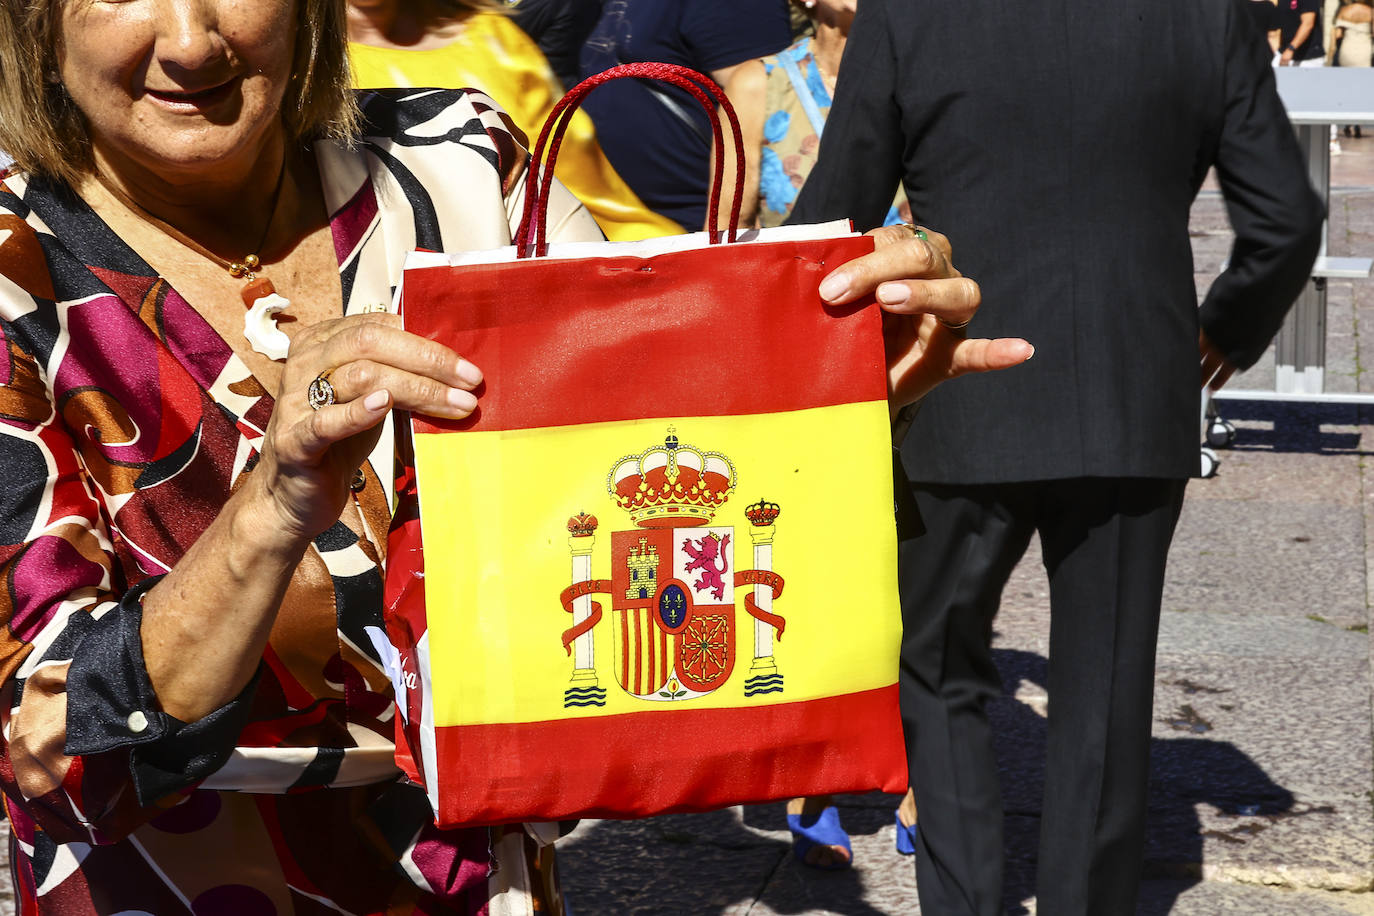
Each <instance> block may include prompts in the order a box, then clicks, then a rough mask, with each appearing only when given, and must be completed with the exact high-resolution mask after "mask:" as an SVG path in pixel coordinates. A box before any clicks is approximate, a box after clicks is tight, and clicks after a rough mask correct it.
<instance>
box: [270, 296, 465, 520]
mask: <svg viewBox="0 0 1374 916" xmlns="http://www.w3.org/2000/svg"><path fill="white" fill-rule="evenodd" d="M321 376H325V377H326V378H327V383H328V386H330V387H332V390H333V403H332V404H327V405H325V406H322V407H320V408H319V409H318V410H317V409H314V408H313V407H311V405H310V400H309V397H308V392H309V390H310V387H311V383H312V382H314V380H315V379H317V378H319V377H321ZM481 381H482V372H481V370H480V369H478V368H477V367H476V366H475V365H473V364H472V363H470V362H468V361H467V360H465V359H463V358H462V357H461V356H459V355H458V354H457V353H454V352H453V351H452V350H450V349H449V348H448V347H445V346H444V345H442V344H439V343H435V342H434V341H432V340H427V339H425V338H423V337H417V336H416V335H414V334H411V333H409V332H407V331H404V330H402V329H401V319H400V318H399V317H398V316H396V315H386V314H375V313H374V314H366V315H354V316H350V317H348V318H341V319H337V320H334V321H326V322H321V323H319V324H316V325H312V326H311V327H309V328H306V329H305V330H304V331H302V333H301V334H300V335H298V336H297V337H296V339H295V340H294V341H293V343H292V345H291V351H290V354H289V355H288V356H287V359H286V366H285V368H284V369H283V371H282V381H281V388H280V390H279V391H278V392H277V399H276V407H275V409H274V410H273V412H272V419H271V420H270V422H269V423H268V426H267V436H266V443H265V445H264V447H263V452H262V462H261V464H260V465H259V467H258V469H257V471H256V472H255V473H254V475H253V476H254V477H255V478H258V479H259V480H260V481H261V484H262V487H263V491H264V495H266V496H267V497H268V498H269V499H270V500H271V505H272V507H273V508H274V509H275V511H276V513H277V515H278V516H279V520H280V523H281V524H282V526H283V528H282V530H283V533H285V534H286V535H288V536H292V537H295V538H299V539H306V540H308V539H309V538H312V537H314V536H315V535H317V534H319V533H320V532H321V531H324V530H325V529H326V528H328V527H329V526H330V525H332V524H333V523H334V522H335V521H336V520H337V519H338V517H339V513H340V512H341V511H342V510H343V504H344V501H345V500H346V499H347V497H348V484H349V481H350V480H351V479H352V478H353V474H354V472H355V471H357V469H358V467H359V465H361V464H362V463H363V461H365V460H366V459H367V456H368V454H369V453H370V452H371V451H372V448H373V447H374V446H375V445H376V443H377V437H378V436H379V435H380V432H381V421H382V419H383V417H385V416H386V414H387V411H389V410H391V409H392V408H393V407H394V408H398V409H400V410H409V411H414V412H415V413H423V414H428V415H430V416H434V417H443V418H447V419H461V418H462V417H466V416H467V415H468V414H470V413H472V411H473V410H474V409H475V408H476V407H477V398H476V396H475V395H474V394H473V393H472V392H473V389H474V388H476V387H477V386H478V385H479V384H480V383H481Z"/></svg>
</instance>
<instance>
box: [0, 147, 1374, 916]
mask: <svg viewBox="0 0 1374 916" xmlns="http://www.w3.org/2000/svg"><path fill="white" fill-rule="evenodd" d="M1342 143H1343V145H1344V153H1343V155H1341V156H1340V157H1337V158H1336V159H1335V160H1334V163H1333V181H1332V184H1333V187H1334V192H1333V198H1332V206H1331V220H1332V233H1331V239H1332V241H1331V253H1332V254H1361V255H1374V139H1369V138H1366V139H1364V140H1362V141H1353V140H1343V141H1342ZM1192 230H1193V236H1194V243H1195V245H1194V247H1195V253H1196V260H1197V268H1196V269H1197V271H1198V282H1199V288H1200V289H1205V288H1206V286H1207V284H1208V283H1209V282H1210V281H1211V278H1212V277H1213V276H1214V275H1215V272H1216V270H1217V269H1218V265H1219V264H1220V263H1221V260H1222V259H1223V258H1224V257H1225V254H1226V251H1227V249H1228V248H1229V233H1228V231H1227V230H1226V221H1225V215H1224V208H1223V207H1222V204H1221V201H1220V198H1219V197H1218V195H1217V194H1216V192H1215V191H1214V190H1211V189H1208V190H1204V192H1203V194H1202V196H1201V197H1200V198H1199V200H1198V202H1197V204H1196V206H1195V207H1194V212H1193V220H1192ZM1328 302H1329V309H1328V341H1329V343H1328V371H1327V378H1328V388H1329V390H1334V391H1371V390H1374V380H1371V379H1370V378H1368V377H1367V376H1366V374H1365V371H1364V368H1363V360H1365V359H1370V360H1374V355H1371V354H1374V280H1362V281H1332V282H1331V284H1330V286H1329V289H1328ZM1364 343H1370V344H1371V346H1370V348H1365V347H1363V344H1364ZM1247 376H1248V377H1241V378H1239V379H1237V380H1235V381H1234V382H1233V385H1234V386H1243V387H1266V386H1272V377H1273V371H1272V362H1269V363H1267V364H1266V363H1262V364H1261V365H1260V366H1259V367H1257V368H1256V369H1255V370H1252V371H1251V372H1250V373H1247ZM1223 410H1224V413H1225V415H1226V416H1227V417H1228V418H1229V419H1231V420H1232V421H1234V422H1235V424H1236V426H1237V427H1238V435H1237V438H1236V442H1235V447H1234V448H1233V449H1231V450H1229V451H1226V452H1223V453H1222V456H1223V461H1222V465H1221V470H1220V473H1219V474H1218V476H1217V477H1216V478H1214V479H1212V480H1206V481H1201V480H1199V481H1194V482H1193V483H1192V484H1191V485H1190V487H1189V491H1188V498H1187V502H1186V504H1185V507H1184V511H1183V517H1182V520H1181V522H1180V525H1179V531H1178V535H1177V538H1176V539H1175V542H1174V547H1173V552H1172V555H1171V561H1170V573H1169V583H1168V587H1167V589H1166V592H1165V597H1164V612H1163V620H1162V623H1161V633H1160V642H1159V664H1158V676H1157V684H1156V699H1155V726H1154V751H1153V754H1154V785H1153V791H1152V798H1151V812H1150V825H1149V835H1148V849H1147V874H1148V876H1149V877H1148V880H1147V881H1146V884H1145V889H1144V894H1143V898H1142V901H1141V906H1140V910H1139V912H1140V913H1141V914H1148V916H1156V914H1164V913H1171V914H1179V916H1211V914H1265V916H1268V914H1274V916H1286V914H1293V916H1327V914H1329V916H1336V914H1346V913H1358V914H1366V916H1374V892H1372V891H1374V760H1371V740H1374V735H1372V733H1371V715H1372V714H1374V710H1372V708H1371V668H1370V664H1371V655H1370V648H1371V645H1370V635H1369V625H1370V622H1371V619H1370V606H1371V602H1370V597H1371V588H1372V587H1374V582H1372V581H1371V576H1370V561H1371V558H1374V547H1372V546H1371V545H1374V463H1370V462H1367V461H1366V458H1367V457H1368V456H1370V455H1371V453H1374V410H1371V409H1370V408H1357V407H1328V406H1314V405H1273V404H1258V403H1240V402H1230V403H1229V404H1228V403H1226V402H1223ZM997 625H998V632H997V639H996V647H997V653H996V654H997V661H998V664H999V666H1000V668H1001V670H1002V673H1003V679H1004V684H1005V694H1006V695H1005V696H1004V697H1002V698H1001V699H1000V700H999V701H997V702H995V703H994V708H993V710H992V714H993V716H994V718H995V720H996V724H997V728H998V731H999V733H1000V735H1001V742H1000V745H999V751H1000V754H1001V760H1002V767H1003V777H1004V779H1003V782H1004V793H1005V801H1006V806H1007V822H1006V825H1007V830H1006V837H1007V841H1006V854H1007V858H1008V869H1007V885H1008V887H1007V891H1008V912H1009V913H1030V912H1034V900H1033V893H1034V862H1035V844H1036V835H1037V830H1038V824H1039V808H1040V789H1041V783H1042V778H1043V760H1042V759H1041V756H1042V755H1041V748H1042V745H1043V741H1044V714H1045V706H1046V700H1045V692H1044V686H1043V685H1044V681H1045V676H1044V675H1045V664H1046V662H1045V654H1046V633H1047V629H1048V597H1047V587H1046V583H1045V577H1044V573H1043V571H1042V570H1041V568H1040V566H1039V559H1038V555H1037V554H1036V552H1035V548H1034V546H1033V547H1032V552H1031V555H1029V556H1027V558H1026V560H1025V562H1023V563H1022V564H1021V566H1020V567H1019V568H1018V569H1017V571H1016V573H1015V575H1014V576H1013V578H1012V581H1011V583H1010V584H1009V586H1008V588H1007V591H1006V594H1005V599H1004V602H1003V609H1002V612H1001V614H1000V616H999V618H998V623H997ZM896 802H897V799H896V798H894V797H888V796H881V795H867V796H850V797H844V798H843V799H841V805H842V809H843V818H844V823H845V825H846V826H847V827H848V828H849V830H850V832H851V835H852V837H853V842H854V851H855V868H854V869H853V870H851V871H847V872H839V873H817V872H813V871H810V870H806V869H801V868H799V867H797V866H796V865H795V864H794V862H793V860H792V858H791V856H790V847H789V843H788V835H787V833H786V831H785V829H783V825H784V819H783V810H782V806H781V805H766V806H759V807H753V808H747V809H740V808H735V809H728V810H725V811H720V812H715V813H712V814H700V815H674V816H667V817H660V818H655V819H652V820H646V821H639V822H611V821H588V822H584V823H583V824H582V826H581V827H579V828H578V830H577V831H576V832H575V833H574V834H573V835H572V836H571V837H569V838H568V839H567V840H565V841H564V842H563V843H562V844H560V858H561V860H562V863H563V869H564V882H565V886H566V888H567V890H568V893H569V896H570V900H571V903H572V906H573V908H574V910H575V912H576V913H577V916H622V914H625V916H629V914H645V916H648V914H654V916H677V914H680V916H717V914H719V916H726V914H744V913H750V914H755V916H769V914H822V913H827V914H843V916H879V914H914V913H918V912H919V908H918V906H917V903H916V886H915V879H914V876H913V872H912V866H911V860H910V859H908V858H904V857H900V856H898V855H897V854H896V853H895V852H894V851H893V835H894V831H893V809H894V808H895V806H896ZM0 849H3V847H0ZM0 858H3V853H2V852H0ZM0 867H3V866H2V865H0ZM7 884H8V881H7V880H6V877H5V876H4V872H0V913H2V912H11V911H12V909H11V907H12V904H9V902H8V900H9V898H8V887H7V886H5V885H7ZM157 916H161V914H157Z"/></svg>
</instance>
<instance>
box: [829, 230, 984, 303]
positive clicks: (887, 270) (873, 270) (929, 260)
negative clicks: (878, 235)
mask: <svg viewBox="0 0 1374 916" xmlns="http://www.w3.org/2000/svg"><path fill="white" fill-rule="evenodd" d="M954 276H958V274H957V273H956V272H955V271H954V270H953V268H951V267H950V265H949V261H947V260H946V259H945V257H944V255H943V254H941V253H940V250H939V249H938V248H936V247H935V246H934V245H932V244H931V243H930V241H929V240H927V239H917V238H909V239H907V240H906V241H904V242H900V243H893V244H888V245H884V246H883V247H881V248H877V249H876V250H875V251H873V252H872V253H871V254H866V255H862V256H861V257H857V258H855V259H854V260H852V261H849V262H848V263H846V264H844V265H843V266H841V267H839V268H837V269H836V270H834V271H832V272H831V273H830V274H829V275H828V276H826V278H825V279H824V280H822V281H821V285H820V295H821V298H822V299H824V300H825V301H826V302H829V303H831V304H832V305H843V304H844V303H846V302H853V301H854V300H855V299H859V298H861V297H863V296H867V295H869V294H871V293H872V292H873V291H874V290H875V289H877V287H878V284H880V283H883V282H885V281H890V280H923V279H936V280H940V279H945V278H948V277H954Z"/></svg>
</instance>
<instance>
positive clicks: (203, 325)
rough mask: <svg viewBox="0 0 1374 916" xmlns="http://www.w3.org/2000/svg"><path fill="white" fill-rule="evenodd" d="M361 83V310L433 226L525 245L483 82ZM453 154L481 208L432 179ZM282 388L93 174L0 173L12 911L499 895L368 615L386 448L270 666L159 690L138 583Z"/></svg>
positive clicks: (233, 908)
mask: <svg viewBox="0 0 1374 916" xmlns="http://www.w3.org/2000/svg"><path fill="white" fill-rule="evenodd" d="M361 101H362V104H363V109H364V112H365V114H366V118H367V124H368V128H367V130H366V131H365V136H364V138H363V141H362V143H361V145H360V149H359V151H356V152H349V151H347V150H344V149H343V148H341V147H335V146H332V145H331V146H329V148H328V149H325V148H321V149H320V150H317V155H318V159H319V162H320V164H321V179H322V182H323V183H324V186H325V191H326V195H325V196H326V200H328V201H330V206H331V210H332V212H331V228H332V230H333V234H334V242H335V249H336V253H337V255H338V260H339V265H340V276H341V278H342V279H343V281H344V282H343V289H344V301H343V302H342V303H341V311H342V312H347V313H352V312H354V311H357V310H359V309H360V308H361V307H363V306H365V305H371V304H372V302H371V301H368V302H364V301H362V298H363V297H372V298H373V299H375V298H376V297H378V295H385V294H386V293H387V291H389V290H391V289H392V288H394V286H395V284H396V282H397V279H398V277H399V271H400V266H401V262H400V259H401V257H403V256H404V253H405V252H406V251H408V250H411V249H413V248H414V247H416V246H417V244H418V245H419V246H420V247H428V248H435V249H439V248H443V247H445V246H446V245H448V246H461V247H495V246H497V245H502V244H508V243H509V226H508V225H507V221H506V217H505V209H504V200H503V197H502V194H503V192H505V191H509V190H510V189H511V187H512V186H513V182H514V180H515V179H516V177H517V176H518V175H519V174H520V172H521V169H522V168H523V162H524V160H523V151H522V150H521V149H520V147H519V145H518V143H517V142H516V140H515V139H514V138H513V137H512V135H511V133H510V130H509V129H508V128H507V127H506V126H505V123H506V122H505V121H504V116H503V115H501V114H500V113H499V110H498V109H496V107H495V106H494V105H493V104H492V103H491V102H490V100H488V99H486V98H485V97H484V96H480V95H478V94H476V93H465V92H460V91H446V92H420V91H403V92H372V93H368V94H366V95H364V96H363V97H362V98H361ZM323 146H324V145H322V147H323ZM330 163H335V164H336V165H337V164H338V163H347V164H348V165H349V166H350V167H349V168H339V167H336V165H330ZM359 163H361V166H359ZM440 176H443V178H444V180H445V181H446V182H447V181H451V182H454V183H455V185H456V186H458V187H461V188H462V199H463V201H464V207H465V208H467V211H468V212H466V213H464V212H463V208H459V207H456V206H454V205H453V204H452V203H451V202H447V201H441V200H440V199H439V198H440V197H442V196H444V195H451V194H452V193H453V192H449V191H447V190H445V189H444V188H443V187H441V186H440V182H438V180H437V179H438V178H439V177H440ZM398 188H399V189H400V190H401V192H402V193H400V194H398V193H396V189H398ZM383 190H384V191H385V192H386V193H382V191H383ZM383 201H384V202H385V204H383V203H382V202H383ZM479 217H480V218H479ZM383 226H385V227H386V231H383ZM378 290H381V291H382V292H381V293H380V294H379V293H378V292H377V291H378ZM272 406H273V400H272V398H271V396H270V395H269V394H268V392H267V391H265V390H264V389H263V387H262V386H261V385H260V384H259V383H258V381H257V380H256V379H255V378H254V377H253V376H252V375H251V374H250V373H249V372H248V371H247V369H246V367H245V366H244V365H243V363H242V362H241V361H240V360H239V359H238V358H237V357H236V356H235V355H234V353H233V351H232V349H231V348H230V347H229V346H228V345H227V344H226V343H225V341H224V340H222V339H221V338H220V337H219V336H218V335H217V334H216V333H215V332H214V330H213V329H212V328H211V326H210V325H209V324H208V323H207V322H206V321H205V320H204V319H203V318H202V317H201V316H200V314H199V313H198V312H197V311H196V309H195V308H194V306H193V305H192V304H190V303H188V302H187V301H185V300H184V299H183V298H182V297H181V296H180V295H179V293H178V292H177V291H176V290H175V289H173V288H172V287H171V286H170V285H169V284H167V283H166V281H164V280H162V279H160V278H159V277H158V276H157V274H156V272H155V271H153V270H152V269H151V268H150V267H149V266H148V265H147V264H146V263H145V262H144V261H143V259H142V258H140V257H139V256H138V254H137V253H136V252H134V251H133V250H132V249H130V248H129V247H128V246H127V245H125V244H124V243H123V242H122V241H121V240H120V239H119V238H117V237H116V236H115V235H114V234H113V233H112V231H111V230H110V229H109V227H108V226H107V225H106V224H105V223H104V222H103V221H102V220H101V219H100V218H99V217H98V216H97V215H96V214H95V213H94V212H92V211H91V210H90V208H89V207H87V206H86V205H85V204H84V202H82V201H81V200H80V198H78V197H76V196H75V195H73V194H71V193H70V192H69V191H66V190H65V189H63V188H59V187H56V186H53V185H52V184H50V183H48V182H45V181H41V180H33V181H29V180H26V179H25V177H24V176H22V175H8V176H5V178H4V180H3V182H0V577H3V584H4V588H3V589H2V590H0V621H3V623H4V626H3V628H0V676H2V678H0V679H2V680H3V686H4V689H5V700H6V702H4V703H3V704H2V705H3V709H0V723H2V724H3V726H4V736H5V740H4V741H3V754H0V788H3V790H4V795H5V804H6V808H7V811H8V813H9V816H10V819H11V823H12V825H13V841H12V842H13V848H12V855H13V861H14V866H15V872H16V880H17V886H16V893H17V896H18V898H19V904H20V912H21V913H24V914H31V913H49V912H51V913H63V914H74V916H85V914H103V913H119V912H126V911H135V912H139V911H141V912H148V913H157V914H159V916H161V914H175V913H195V914H209V913H254V914H314V913H321V914H324V913H329V914H337V913H349V914H372V913H384V912H385V913H402V914H404V913H455V912H456V913H465V914H467V913H478V912H481V911H483V910H484V909H485V906H486V900H487V884H488V880H487V879H488V876H489V872H490V855H489V849H490V844H491V840H490V838H489V837H488V833H487V831H485V830H472V831H452V832H447V833H435V832H433V831H432V829H430V830H425V829H424V828H425V825H426V823H427V821H428V808H427V805H426V803H425V800H424V797H423V795H422V794H420V793H418V791H417V790H415V789H413V788H410V787H405V786H402V785H400V784H399V783H398V782H397V771H396V769H395V766H394V762H393V760H392V745H391V740H392V737H393V735H394V732H395V723H394V721H393V716H394V704H393V702H392V693H391V688H390V681H389V679H388V677H387V675H386V674H385V672H384V671H382V670H381V667H380V663H379V660H378V654H377V651H376V649H375V648H374V647H373V644H372V641H371V639H370V638H369V635H368V629H369V628H373V627H376V628H380V627H381V626H382V622H381V594H382V591H381V587H382V570H383V568H384V563H385V556H384V551H385V540H384V538H385V532H386V529H387V524H388V506H387V500H388V497H387V492H386V489H385V488H384V487H383V486H382V485H381V484H380V482H379V481H378V478H377V476H376V474H375V473H373V472H372V471H371V470H370V469H369V471H368V483H367V486H366V487H365V488H364V490H363V491H362V492H361V493H360V494H359V500H358V509H359V511H358V512H356V513H349V514H346V516H345V517H346V518H351V519H352V520H353V521H352V523H351V524H349V523H346V522H345V521H344V520H341V521H340V522H339V523H337V524H335V525H334V526H333V527H331V528H330V529H329V530H328V531H326V532H324V533H323V534H322V535H320V537H319V538H317V539H316V541H315V544H314V549H312V550H311V551H309V552H308V553H307V555H306V557H305V559H304V560H303V561H302V563H301V566H300V567H299V569H298V570H297V573H296V576H295V578H294V579H293V582H292V585H291V587H290V588H289V589H288V593H287V596H286V598H285V600H284V602H283V606H282V608H281V610H280V612H279V615H278V618H277V622H276V625H275V627H274V629H273V633H272V637H271V640H270V643H269V646H268V649H267V651H266V652H265V653H264V657H263V661H262V664H261V666H260V668H259V671H258V673H257V676H256V678H255V680H254V682H253V684H251V685H250V687H249V688H248V689H247V690H245V691H244V693H243V694H242V695H241V696H240V697H239V698H237V699H236V700H234V701H233V702H231V703H230V704H229V705H227V706H226V707H224V708H222V709H221V710H219V711H217V712H216V713H214V714H212V715H211V716H209V717H207V718H206V719H203V720H201V721H200V722H196V723H192V724H186V723H181V722H178V721H177V720H175V719H172V718H171V717H169V716H166V715H165V714H163V713H161V712H160V710H159V709H158V706H157V700H156V696H155V695H154V693H153V690H152V687H151V685H150V684H149V682H148V678H147V673H146V671H145V670H144V668H143V662H142V649H141V644H140V640H139V625H140V621H141V606H140V604H139V600H138V599H139V596H140V593H141V592H142V590H144V589H146V588H147V587H151V586H152V585H153V584H155V583H156V581H157V577H159V576H160V575H162V574H163V573H165V572H167V571H168V570H170V569H171V568H172V567H173V566H175V564H176V563H177V562H178V561H179V560H180V558H181V556H182V555H183V553H184V552H185V551H186V550H187V549H188V548H189V546H190V545H191V544H192V543H194V541H195V540H196V538H197V537H198V536H199V534H200V533H201V532H202V531H203V530H204V529H205V528H206V526H207V525H209V524H210V522H211V521H212V520H213V519H214V518H215V516H216V514H217V512H218V511H219V508H220V507H221V506H222V505H223V504H224V502H225V500H227V499H228V497H229V494H230V492H231V491H232V490H233V489H234V488H235V487H236V486H238V485H240V484H241V482H242V480H243V478H244V475H246V474H250V473H252V472H253V468H254V467H255V466H256V463H257V456H258V448H259V447H260V446H261V442H262V436H263V430H264V429H265V427H266V424H267V420H268V418H269V416H270V415H271V411H272ZM385 470H386V471H388V472H389V471H390V469H389V468H387V469H385ZM216 600H219V601H224V602H229V601H232V600H233V596H232V595H224V596H216ZM398 793H399V794H398ZM387 799H390V801H386V800H387ZM397 799H405V800H406V801H405V802H404V803H401V802H398V801H397ZM376 812H386V813H387V816H386V817H378V816H376ZM207 863H213V864H212V865H207Z"/></svg>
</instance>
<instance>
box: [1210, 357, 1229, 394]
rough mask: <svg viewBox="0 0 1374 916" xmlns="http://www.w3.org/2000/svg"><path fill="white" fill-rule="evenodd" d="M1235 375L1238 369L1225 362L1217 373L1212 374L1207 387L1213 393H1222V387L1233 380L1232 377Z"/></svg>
mask: <svg viewBox="0 0 1374 916" xmlns="http://www.w3.org/2000/svg"><path fill="white" fill-rule="evenodd" d="M1235 374H1236V367H1235V366H1233V365H1231V364H1230V363H1228V362H1225V361H1223V362H1222V364H1221V366H1220V367H1219V368H1218V369H1217V371H1216V372H1214V373H1213V374H1212V376H1211V379H1210V381H1209V382H1208V383H1207V387H1208V388H1210V389H1211V390H1212V391H1220V390H1221V389H1222V387H1223V386H1225V384H1226V383H1227V382H1229V381H1230V380H1231V376H1233V375H1235Z"/></svg>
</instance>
